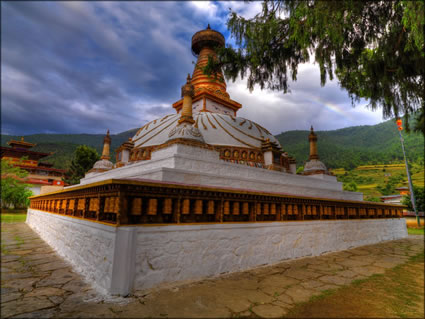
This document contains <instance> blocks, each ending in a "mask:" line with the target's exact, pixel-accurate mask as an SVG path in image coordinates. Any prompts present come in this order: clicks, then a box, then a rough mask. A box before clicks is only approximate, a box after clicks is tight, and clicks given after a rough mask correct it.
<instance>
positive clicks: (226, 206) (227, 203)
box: [223, 200, 230, 215]
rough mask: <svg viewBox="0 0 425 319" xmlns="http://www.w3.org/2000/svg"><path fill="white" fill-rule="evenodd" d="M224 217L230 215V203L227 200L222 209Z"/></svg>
mask: <svg viewBox="0 0 425 319" xmlns="http://www.w3.org/2000/svg"><path fill="white" fill-rule="evenodd" d="M223 212H224V215H229V214H230V203H229V201H228V200H226V201H224V209H223Z"/></svg>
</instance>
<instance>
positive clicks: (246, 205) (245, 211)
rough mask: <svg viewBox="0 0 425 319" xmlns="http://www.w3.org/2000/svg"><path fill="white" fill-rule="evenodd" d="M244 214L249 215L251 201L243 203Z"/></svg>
mask: <svg viewBox="0 0 425 319" xmlns="http://www.w3.org/2000/svg"><path fill="white" fill-rule="evenodd" d="M242 214H243V215H249V203H247V202H243V203H242Z"/></svg>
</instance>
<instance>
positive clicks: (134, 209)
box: [130, 197, 143, 216]
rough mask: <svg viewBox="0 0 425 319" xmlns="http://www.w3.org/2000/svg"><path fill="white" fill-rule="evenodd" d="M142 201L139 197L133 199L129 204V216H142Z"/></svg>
mask: <svg viewBox="0 0 425 319" xmlns="http://www.w3.org/2000/svg"><path fill="white" fill-rule="evenodd" d="M142 203H143V202H142V199H141V198H139V197H136V198H133V201H132V202H131V210H130V214H131V215H136V216H137V215H142Z"/></svg>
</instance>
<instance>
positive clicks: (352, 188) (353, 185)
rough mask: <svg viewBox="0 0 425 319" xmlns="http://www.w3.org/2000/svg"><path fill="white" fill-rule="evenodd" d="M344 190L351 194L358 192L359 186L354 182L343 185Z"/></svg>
mask: <svg viewBox="0 0 425 319" xmlns="http://www.w3.org/2000/svg"><path fill="white" fill-rule="evenodd" d="M342 189H343V190H345V191H349V192H357V190H358V188H357V184H356V182H354V181H351V182H349V183H348V184H343V185H342Z"/></svg>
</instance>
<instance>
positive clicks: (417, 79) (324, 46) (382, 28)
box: [204, 0, 425, 129]
mask: <svg viewBox="0 0 425 319" xmlns="http://www.w3.org/2000/svg"><path fill="white" fill-rule="evenodd" d="M424 19H425V18H424V1H405V0H393V1H353V0H338V1H317V0H310V1H305V0H294V1H285V0H281V1H268V0H266V1H263V7H262V11H261V12H260V13H259V14H257V15H256V16H255V17H254V18H252V19H245V18H243V17H242V16H239V15H238V14H236V13H235V12H231V13H230V18H229V20H228V28H229V30H230V32H231V33H232V35H233V36H234V37H235V38H236V43H237V45H238V46H239V48H237V49H233V48H232V47H230V46H228V47H227V48H222V49H220V50H218V57H219V58H218V60H217V61H214V60H213V59H209V63H208V65H207V67H206V68H205V69H204V72H205V73H207V74H214V72H216V71H217V70H218V69H220V68H221V69H222V70H223V72H224V74H225V76H226V77H227V78H230V79H232V80H235V79H236V78H237V77H238V76H239V75H241V76H242V78H244V77H247V85H248V88H249V89H250V90H252V89H253V88H254V85H255V84H258V85H259V86H260V88H261V89H263V88H269V89H273V90H282V91H283V92H285V93H286V92H287V91H288V89H289V87H288V81H289V80H290V79H292V80H296V79H297V70H298V65H299V64H300V63H305V62H308V61H310V56H311V55H313V54H314V58H315V62H316V63H318V65H319V68H320V74H321V84H322V85H325V83H326V81H327V79H330V80H332V79H333V78H334V76H335V75H336V77H337V78H338V80H339V84H340V86H341V87H342V88H344V89H346V90H347V91H348V94H349V96H350V97H351V99H352V102H353V104H355V102H358V101H359V99H360V98H365V99H367V100H368V101H370V104H369V106H370V107H371V108H372V109H376V108H378V107H382V109H383V115H384V117H386V118H388V117H393V116H395V117H398V116H401V115H403V114H404V115H405V119H406V121H405V122H407V119H408V117H407V116H408V115H409V114H412V113H415V112H416V111H418V110H419V109H420V108H423V103H424V92H423V88H424V34H423V30H424ZM405 126H406V129H408V123H405Z"/></svg>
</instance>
